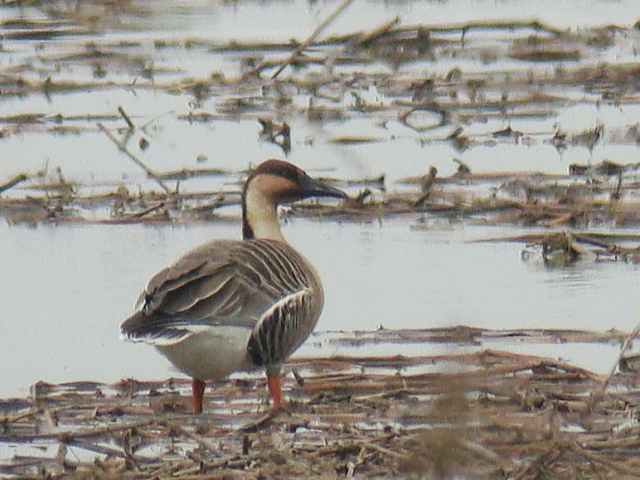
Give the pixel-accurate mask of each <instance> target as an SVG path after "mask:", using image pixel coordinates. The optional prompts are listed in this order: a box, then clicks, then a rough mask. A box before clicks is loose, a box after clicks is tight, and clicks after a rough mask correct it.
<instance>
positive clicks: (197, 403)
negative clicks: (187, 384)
mask: <svg viewBox="0 0 640 480" xmlns="http://www.w3.org/2000/svg"><path fill="white" fill-rule="evenodd" d="M206 385H207V384H206V383H204V382H203V381H202V380H198V379H197V378H194V379H193V381H192V383H191V392H192V394H193V414H194V415H198V414H199V413H202V397H203V396H204V387H205V386H206Z"/></svg>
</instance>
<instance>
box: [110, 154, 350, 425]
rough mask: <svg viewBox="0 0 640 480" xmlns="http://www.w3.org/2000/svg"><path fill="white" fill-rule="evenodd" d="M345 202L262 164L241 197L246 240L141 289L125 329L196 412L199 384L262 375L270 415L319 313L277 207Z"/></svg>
mask: <svg viewBox="0 0 640 480" xmlns="http://www.w3.org/2000/svg"><path fill="white" fill-rule="evenodd" d="M309 196H331V197H339V198H344V197H346V195H345V194H344V193H343V192H341V191H340V190H337V189H335V188H333V187H329V186H326V185H323V184H321V183H319V182H316V181H315V180H313V179H311V178H310V177H308V176H307V175H306V173H304V172H303V171H302V170H300V169H298V168H297V167H295V166H293V165H291V164H289V163H286V162H282V161H278V160H269V161H267V162H264V163H263V164H261V165H260V166H259V167H258V168H257V169H256V170H255V171H254V172H253V173H252V174H251V175H250V176H249V178H248V179H247V182H246V184H245V188H244V191H243V240H213V241H210V242H208V243H205V244H204V245H202V246H200V247H198V248H196V249H194V250H192V251H190V252H188V253H187V254H186V255H184V256H183V257H182V258H180V259H179V260H178V261H176V262H175V263H174V264H173V265H171V266H169V267H167V268H165V269H164V270H162V271H160V272H159V273H158V274H156V275H155V276H154V277H153V278H152V279H151V280H150V281H149V283H148V284H147V286H146V288H145V289H144V291H143V292H142V294H141V295H140V298H139V300H138V303H137V305H136V312H135V313H134V314H133V315H132V316H131V317H129V318H128V319H127V320H126V321H125V322H124V323H123V324H122V325H121V332H122V334H123V335H124V336H125V337H126V338H127V339H128V340H131V341H138V342H145V343H149V344H151V345H154V346H155V347H156V348H157V349H158V350H159V351H160V352H161V353H162V354H163V355H164V356H165V357H167V359H169V361H170V362H171V363H173V364H174V365H175V366H176V367H177V368H178V369H179V370H181V371H182V372H184V373H186V374H187V375H189V376H190V377H192V378H193V406H194V412H195V413H199V412H201V411H202V395H203V391H204V381H206V380H219V379H222V378H224V377H226V376H227V375H229V374H231V373H233V372H237V371H243V370H251V369H255V368H264V369H265V370H266V373H267V378H268V385H269V390H270V393H271V396H272V398H273V403H274V407H279V406H280V404H281V402H282V393H281V388H280V380H279V375H280V369H281V365H282V363H283V362H285V361H286V360H287V358H288V357H289V356H290V355H291V354H292V353H293V352H295V351H296V350H297V349H298V348H299V347H300V345H302V343H303V342H304V341H305V340H306V339H307V337H308V336H309V335H310V334H311V332H312V331H313V329H314V328H315V326H316V324H317V322H318V319H319V318H320V313H321V312H322V307H323V304H324V292H323V289H322V284H321V281H320V277H319V275H318V273H317V272H316V270H315V269H314V268H313V266H312V265H311V264H310V263H309V262H308V261H307V260H306V259H305V258H304V257H303V256H302V255H301V254H300V253H298V252H297V251H296V250H295V249H294V248H293V247H291V246H290V245H289V244H288V243H287V242H286V240H285V239H284V237H283V236H282V234H281V232H280V227H279V224H278V219H277V205H278V204H280V203H284V202H291V201H295V200H298V199H301V198H307V197H309Z"/></svg>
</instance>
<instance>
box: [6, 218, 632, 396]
mask: <svg viewBox="0 0 640 480" xmlns="http://www.w3.org/2000/svg"><path fill="white" fill-rule="evenodd" d="M238 228H239V226H238V225H237V224H235V223H231V224H229V223H224V224H217V223H211V224H206V225H193V226H190V227H188V228H187V227H148V226H141V225H135V226H126V227H125V226H123V227H114V226H108V227H105V226H83V227H70V226H65V227H57V228H56V227H39V228H37V229H35V230H32V229H26V228H16V227H13V228H9V227H7V226H5V225H2V226H1V227H0V252H3V253H4V255H3V258H2V264H3V271H4V272H6V273H5V274H4V275H2V276H0V289H1V290H2V291H4V292H10V295H7V296H6V297H3V312H4V313H3V315H2V317H1V319H0V332H1V338H2V339H3V340H2V342H3V344H2V349H1V350H0V351H1V352H2V353H0V377H2V378H3V380H4V382H3V384H2V386H1V387H0V388H1V389H2V390H0V396H5V395H13V394H17V393H21V394H24V393H25V392H26V389H27V388H28V385H29V384H30V383H32V382H34V381H37V380H40V379H43V380H47V381H52V382H60V381H65V380H72V379H73V380H78V379H91V380H97V381H101V380H102V381H115V380H117V379H119V378H123V377H130V376H132V377H138V378H153V377H156V378H158V377H166V376H167V375H172V374H176V372H172V371H171V370H170V369H169V365H168V364H167V363H166V362H165V361H164V360H162V359H160V358H158V357H157V356H156V355H155V354H154V353H153V351H152V349H151V348H149V349H146V348H136V346H134V345H131V344H126V343H124V342H121V341H120V340H119V338H118V325H119V323H120V322H121V321H122V320H123V319H124V318H126V316H127V315H128V314H129V313H130V312H131V310H132V308H133V304H134V302H135V300H136V295H137V293H138V292H139V291H140V289H141V288H142V287H143V284H144V282H145V281H146V279H147V278H149V277H150V276H151V275H152V274H153V273H155V272H156V271H157V270H158V269H159V268H161V267H163V266H165V265H166V264H167V262H169V261H171V260H173V259H175V258H177V257H178V256H179V255H181V254H182V253H183V252H184V251H185V250H187V249H189V248H192V247H194V246H195V245H198V244H199V243H202V242H204V241H206V240H207V239H209V238H236V237H238V236H239V234H238ZM284 233H285V235H286V236H287V238H288V239H289V240H290V241H291V243H292V244H293V245H294V246H295V247H296V248H297V249H299V250H300V251H301V252H303V253H304V254H305V255H306V256H308V257H309V258H312V259H313V261H314V264H315V265H316V266H317V268H318V270H319V271H320V274H321V276H322V278H323V281H324V284H325V288H326V306H325V310H324V314H323V316H322V318H321V319H320V323H319V325H318V329H319V330H356V329H358V330H370V329H375V328H377V327H378V326H380V325H382V326H384V327H385V328H429V327H442V326H453V325H458V324H464V325H469V326H475V327H486V328H505V329H510V328H558V327H560V328H575V329H594V330H608V329H611V328H617V329H620V330H631V329H632V328H633V326H634V324H635V322H636V320H637V305H636V304H635V303H634V302H633V301H632V300H631V299H632V298H633V295H632V293H633V292H634V291H635V289H636V288H637V284H636V281H635V278H636V276H637V268H638V267H637V266H635V265H623V264H606V263H602V264H593V263H590V262H584V263H578V264H576V265H575V266H572V267H570V268H567V269H563V270H548V269H544V268H538V267H533V266H531V265H529V264H526V263H524V262H522V261H521V259H520V249H521V247H522V246H521V245H511V244H508V245H507V244H478V243H466V242H467V241H468V240H472V239H478V238H486V237H489V236H495V235H496V233H499V234H506V235H509V234H514V233H516V232H514V230H508V229H500V230H499V232H497V231H496V229H492V228H485V227H469V226H465V227H463V226H457V227H455V228H454V229H453V230H443V229H437V228H435V229H433V230H428V229H427V230H422V231H412V230H411V229H410V228H409V222H408V221H407V219H406V218H405V219H397V220H391V221H388V220H385V221H384V222H383V223H382V225H380V224H378V223H377V222H376V223H364V224H356V223H342V224H336V223H333V222H325V223H322V225H318V223H317V222H314V221H309V220H302V219H293V220H291V221H290V222H288V224H287V225H285V226H284ZM327 245H331V246H332V247H331V248H327ZM335 245H339V247H338V248H336V247H334V246H335ZM613 312H615V315H614V314H613ZM312 343H313V341H312ZM403 348H404V347H402V346H398V345H391V346H388V347H386V350H385V351H386V352H387V353H389V354H395V353H399V352H402V351H403ZM410 348H415V347H410ZM423 348H424V347H423ZM309 349H311V350H309ZM336 351H337V349H335V348H334V347H328V348H325V347H324V346H323V347H321V350H320V352H318V351H317V350H315V349H313V348H312V345H309V346H308V347H307V348H305V349H304V351H303V353H305V352H306V353H313V354H315V355H317V354H319V353H320V354H326V355H331V354H332V353H335V352H336ZM585 351H586V350H585ZM424 353H425V354H426V353H430V352H428V351H425V352H424ZM574 360H578V361H579V360H580V358H577V359H574Z"/></svg>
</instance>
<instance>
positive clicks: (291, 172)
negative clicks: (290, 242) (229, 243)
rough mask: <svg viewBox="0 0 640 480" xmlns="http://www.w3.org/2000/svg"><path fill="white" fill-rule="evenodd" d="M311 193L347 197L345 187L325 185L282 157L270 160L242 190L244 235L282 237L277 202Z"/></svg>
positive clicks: (254, 173) (296, 198)
mask: <svg viewBox="0 0 640 480" xmlns="http://www.w3.org/2000/svg"><path fill="white" fill-rule="evenodd" d="M311 197H333V198H343V199H344V198H347V194H346V193H344V192H343V191H342V190H338V189H337V188H334V187H331V186H329V185H325V184H324V183H322V182H319V181H318V180H315V179H313V178H311V177H310V176H309V175H307V173H306V172H305V171H304V170H302V169H300V168H298V167H296V166H295V165H292V164H291V163H289V162H285V161H282V160H267V161H265V162H263V163H261V164H260V165H259V166H258V167H257V168H256V169H255V170H254V171H253V172H251V174H250V175H249V178H247V181H246V182H245V185H244V190H243V192H242V220H243V222H242V223H243V229H242V231H243V237H244V238H245V239H250V238H272V239H277V240H282V239H283V238H282V234H281V233H280V226H279V224H278V216H277V207H278V205H282V204H288V203H293V202H296V201H298V200H303V199H305V198H311Z"/></svg>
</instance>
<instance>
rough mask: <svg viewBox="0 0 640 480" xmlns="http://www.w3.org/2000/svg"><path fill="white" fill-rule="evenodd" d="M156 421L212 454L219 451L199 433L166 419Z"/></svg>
mask: <svg viewBox="0 0 640 480" xmlns="http://www.w3.org/2000/svg"><path fill="white" fill-rule="evenodd" d="M156 423H157V424H158V425H162V426H163V427H166V428H169V429H171V430H175V431H176V432H178V433H180V434H181V435H184V436H185V437H187V438H190V439H191V440H193V441H194V442H196V443H197V444H198V445H200V447H202V448H203V449H205V450H206V451H207V452H209V453H212V454H217V453H219V450H218V449H217V448H216V447H215V446H214V445H211V444H210V443H209V442H208V441H207V440H205V439H204V438H202V437H201V436H200V435H197V434H195V433H193V432H190V431H189V430H187V429H186V428H184V427H181V426H180V425H176V424H175V423H172V422H169V421H167V420H158V421H156Z"/></svg>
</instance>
